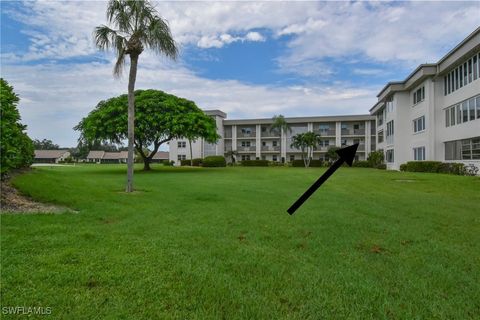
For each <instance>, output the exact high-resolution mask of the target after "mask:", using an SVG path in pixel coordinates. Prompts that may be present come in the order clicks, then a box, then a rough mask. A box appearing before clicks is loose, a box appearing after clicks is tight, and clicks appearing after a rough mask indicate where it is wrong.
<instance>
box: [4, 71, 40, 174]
mask: <svg viewBox="0 0 480 320" xmlns="http://www.w3.org/2000/svg"><path fill="white" fill-rule="evenodd" d="M18 101H19V98H18V96H17V95H16V94H15V93H14V92H13V88H12V87H11V86H9V85H8V83H7V81H5V80H4V79H3V78H0V114H1V117H0V125H1V128H0V136H1V143H0V156H1V162H0V168H1V169H0V173H1V175H2V176H4V175H5V174H6V173H8V172H9V171H10V170H12V169H17V168H23V167H27V166H29V165H31V164H32V162H33V158H34V151H33V142H32V140H31V139H30V138H29V137H28V136H27V134H26V133H25V129H26V128H27V127H26V126H25V125H23V124H21V123H20V113H19V112H18V109H17V104H18Z"/></svg>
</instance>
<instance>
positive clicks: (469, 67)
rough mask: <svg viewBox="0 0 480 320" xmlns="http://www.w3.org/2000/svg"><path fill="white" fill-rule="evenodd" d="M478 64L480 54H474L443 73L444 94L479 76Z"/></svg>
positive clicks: (479, 62)
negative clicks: (445, 73)
mask: <svg viewBox="0 0 480 320" xmlns="http://www.w3.org/2000/svg"><path fill="white" fill-rule="evenodd" d="M479 64H480V56H479V54H475V55H474V56H471V57H470V58H469V59H467V60H466V61H465V62H464V63H463V64H461V65H459V66H458V67H456V68H455V69H453V70H452V71H450V72H449V73H448V74H447V75H445V78H444V80H443V81H444V83H443V90H444V95H447V94H450V93H452V92H454V91H456V90H458V89H460V88H462V87H464V86H466V85H468V84H470V83H472V82H473V81H475V80H477V79H478V78H480V70H479ZM457 123H458V122H457Z"/></svg>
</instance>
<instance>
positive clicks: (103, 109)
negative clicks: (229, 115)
mask: <svg viewBox="0 0 480 320" xmlns="http://www.w3.org/2000/svg"><path fill="white" fill-rule="evenodd" d="M127 108H128V97H127V95H121V96H118V97H115V98H111V99H108V100H106V101H100V102H99V103H98V104H97V106H96V107H95V109H94V110H93V111H91V112H90V113H89V114H88V116H87V117H85V118H83V119H82V121H80V123H79V124H78V125H77V126H76V127H75V130H78V131H80V132H81V136H80V140H82V141H85V142H87V143H92V142H93V141H109V142H111V143H117V144H118V143H121V142H122V141H124V140H125V139H126V138H127V118H128V116H127V112H126V111H127ZM135 108H136V117H135V123H136V126H135V140H134V145H135V149H136V151H137V152H138V153H139V154H140V156H141V157H142V158H143V160H144V164H145V166H144V169H145V170H149V168H150V166H149V164H150V162H151V159H152V157H153V155H154V154H155V153H156V152H157V151H158V149H159V147H160V146H161V145H162V144H164V143H166V142H168V141H170V140H172V139H174V138H181V137H197V138H203V139H204V140H205V141H207V142H210V143H214V142H216V141H217V140H218V135H217V131H216V125H215V121H214V120H213V119H212V118H211V117H209V116H208V115H206V114H205V113H204V112H203V111H202V110H200V109H199V108H198V107H197V106H196V105H195V103H194V102H193V101H190V100H187V99H183V98H179V97H176V96H174V95H171V94H167V93H165V92H163V91H160V90H136V91H135ZM148 147H151V150H152V152H150V154H147V153H146V152H145V151H144V150H145V148H148Z"/></svg>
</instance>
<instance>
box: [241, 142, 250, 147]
mask: <svg viewBox="0 0 480 320" xmlns="http://www.w3.org/2000/svg"><path fill="white" fill-rule="evenodd" d="M250 146H251V142H250V141H242V147H250Z"/></svg>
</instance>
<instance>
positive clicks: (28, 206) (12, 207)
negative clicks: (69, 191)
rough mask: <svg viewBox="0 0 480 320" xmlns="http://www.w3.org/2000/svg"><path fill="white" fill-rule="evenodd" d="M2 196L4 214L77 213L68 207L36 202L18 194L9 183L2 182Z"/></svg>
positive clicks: (0, 193)
mask: <svg viewBox="0 0 480 320" xmlns="http://www.w3.org/2000/svg"><path fill="white" fill-rule="evenodd" d="M0 195H1V197H0V208H1V210H0V212H1V213H2V214H33V213H48V214H52V213H76V211H74V210H71V209H69V208H66V207H61V206H56V205H52V204H45V203H40V202H36V201H34V200H33V199H30V198H29V197H26V196H24V195H22V194H21V193H20V192H18V190H17V189H15V188H14V187H13V186H12V185H11V184H10V183H9V181H2V182H1V189H0Z"/></svg>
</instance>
